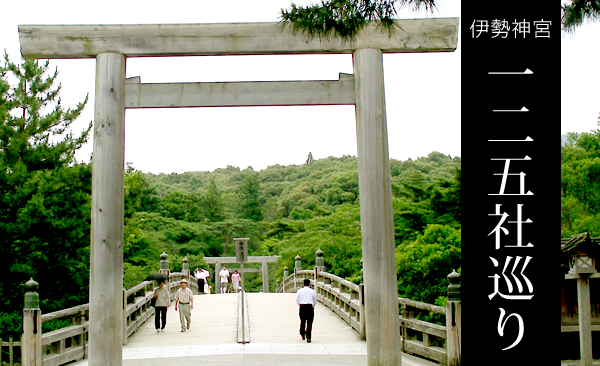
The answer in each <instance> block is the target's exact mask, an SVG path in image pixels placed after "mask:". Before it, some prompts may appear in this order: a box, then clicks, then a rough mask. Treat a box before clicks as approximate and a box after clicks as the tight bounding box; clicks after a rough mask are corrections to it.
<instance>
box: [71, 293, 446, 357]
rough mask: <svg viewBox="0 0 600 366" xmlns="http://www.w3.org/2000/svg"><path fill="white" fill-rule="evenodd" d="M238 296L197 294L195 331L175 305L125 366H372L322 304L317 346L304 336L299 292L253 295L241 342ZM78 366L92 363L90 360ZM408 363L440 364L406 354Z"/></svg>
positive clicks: (142, 337) (135, 346)
mask: <svg viewBox="0 0 600 366" xmlns="http://www.w3.org/2000/svg"><path fill="white" fill-rule="evenodd" d="M238 296H239V295H238V294H218V295H197V296H195V297H194V309H193V310H192V323H191V328H190V330H188V331H186V332H184V333H182V332H181V331H180V330H181V327H180V325H179V313H178V312H175V309H174V308H175V307H174V306H173V305H171V307H170V308H169V310H168V311H167V326H166V328H165V331H164V332H161V333H157V332H156V330H155V329H154V317H152V318H151V319H149V320H148V322H147V323H146V324H145V325H144V326H142V327H141V328H140V329H139V330H138V331H137V332H136V333H134V334H133V335H132V336H131V337H130V338H129V339H128V343H127V345H125V346H123V365H124V366H131V365H136V366H137V365H140V366H142V365H143V366H153V365H157V366H158V365H160V366H164V365H165V364H168V365H170V366H171V365H173V366H177V365H182V366H183V365H186V366H189V365H203V366H207V365H215V366H216V365H229V364H235V365H238V366H251V365H265V366H270V365H278V366H279V365H291V366H295V365H298V366H300V365H302V366H307V365H308V366H310V365H320V366H328V365H331V366H333V365H336V366H337V365H348V366H359V365H360V366H366V364H367V357H366V354H367V346H366V342H364V341H361V340H360V338H359V336H358V334H357V333H356V332H355V331H354V330H352V328H350V327H349V326H348V325H347V324H346V323H345V322H344V321H343V320H341V319H340V318H339V317H338V316H337V315H336V314H335V313H333V312H332V311H330V310H329V309H328V308H326V307H325V306H323V305H322V304H320V303H319V304H318V305H317V306H316V307H315V320H314V325H313V335H312V341H313V342H312V343H307V342H306V341H303V340H302V339H301V338H300V335H299V317H298V306H297V305H296V302H295V294H264V293H261V294H253V293H251V294H248V311H249V313H250V314H249V316H250V317H249V322H250V343H249V344H238V343H237V306H238ZM165 358H168V361H167V360H165ZM74 365H77V366H86V365H88V363H87V360H84V361H81V362H79V363H76V364H74ZM403 365H406V366H431V365H437V364H435V363H432V362H428V361H425V360H422V359H420V358H417V357H413V356H410V355H403Z"/></svg>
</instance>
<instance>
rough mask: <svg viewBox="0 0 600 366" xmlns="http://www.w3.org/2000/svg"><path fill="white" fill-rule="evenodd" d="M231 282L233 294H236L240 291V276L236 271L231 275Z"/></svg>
mask: <svg viewBox="0 0 600 366" xmlns="http://www.w3.org/2000/svg"><path fill="white" fill-rule="evenodd" d="M231 282H232V283H233V292H238V291H239V289H240V274H239V273H238V271H237V269H236V270H235V271H233V274H232V275H231Z"/></svg>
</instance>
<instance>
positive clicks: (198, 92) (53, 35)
mask: <svg viewBox="0 0 600 366" xmlns="http://www.w3.org/2000/svg"><path fill="white" fill-rule="evenodd" d="M19 37H20V43H21V54H22V56H23V57H24V58H26V59H34V58H43V59H56V58H95V59H96V91H95V113H94V160H93V166H92V220H91V248H90V310H89V313H90V333H89V341H90V343H89V365H90V366H101V365H106V366H120V365H122V360H121V353H122V342H123V340H122V331H121V329H122V324H121V323H122V318H123V317H122V311H123V298H122V291H123V271H122V268H123V211H124V205H123V196H124V188H123V187H124V168H125V167H124V148H125V109H126V108H161V107H164V108H169V107H207V106H223V107H224V106H273V105H315V104H321V105H335V104H349V105H355V106H356V130H357V142H358V177H359V194H360V217H361V236H362V250H363V262H364V283H365V320H366V324H367V327H366V328H367V331H366V333H367V360H368V365H369V366H379V365H386V366H398V365H400V364H401V359H400V351H399V349H400V347H398V344H399V343H400V332H399V319H398V299H397V284H396V263H395V255H394V248H395V245H394V222H393V213H392V192H391V184H390V179H391V178H390V167H389V153H388V138H387V122H386V113H385V96H384V85H383V58H382V53H398V52H452V51H454V50H455V49H456V46H457V40H458V18H428V19H403V20H398V21H397V22H396V27H395V32H394V33H393V34H392V35H388V34H387V33H386V32H382V31H380V30H378V29H376V28H374V27H368V28H367V29H365V30H363V31H362V32H361V33H360V34H359V35H358V37H357V39H356V40H355V41H352V42H344V41H341V40H339V39H327V40H319V39H312V40H310V39H306V38H303V37H302V36H301V35H293V34H291V32H289V31H288V30H287V29H285V28H282V27H281V25H280V24H279V23H237V24H160V25H21V26H19ZM310 53H314V54H318V53H346V54H352V56H353V65H354V75H340V80H338V81H298V82H296V81H285V82H238V83H174V84H142V83H141V82H140V79H139V78H133V79H129V80H126V79H125V66H126V59H127V58H128V57H144V56H201V55H205V56H209V55H273V54H310ZM425 71H426V70H425ZM407 87H410V86H407ZM394 102H401V101H394ZM408 122H410V121H408Z"/></svg>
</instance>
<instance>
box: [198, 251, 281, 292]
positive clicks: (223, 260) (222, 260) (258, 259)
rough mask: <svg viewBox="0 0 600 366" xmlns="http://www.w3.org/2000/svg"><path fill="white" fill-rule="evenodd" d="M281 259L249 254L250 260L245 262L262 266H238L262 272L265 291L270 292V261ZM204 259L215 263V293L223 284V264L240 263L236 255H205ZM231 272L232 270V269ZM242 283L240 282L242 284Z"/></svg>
mask: <svg viewBox="0 0 600 366" xmlns="http://www.w3.org/2000/svg"><path fill="white" fill-rule="evenodd" d="M279 259H281V256H279V255H275V256H249V257H248V261H247V262H245V263H261V264H262V268H260V269H259V268H243V269H242V268H236V269H238V271H240V272H242V271H244V272H246V273H249V272H262V282H263V292H269V263H277V261H278V260H279ZM204 261H206V264H214V265H215V293H216V292H217V291H218V289H219V287H220V286H221V278H220V277H219V272H220V271H221V265H223V264H233V263H240V262H238V261H237V260H236V258H235V257H204ZM230 272H231V271H230ZM241 285H242V284H241V283H240V286H241Z"/></svg>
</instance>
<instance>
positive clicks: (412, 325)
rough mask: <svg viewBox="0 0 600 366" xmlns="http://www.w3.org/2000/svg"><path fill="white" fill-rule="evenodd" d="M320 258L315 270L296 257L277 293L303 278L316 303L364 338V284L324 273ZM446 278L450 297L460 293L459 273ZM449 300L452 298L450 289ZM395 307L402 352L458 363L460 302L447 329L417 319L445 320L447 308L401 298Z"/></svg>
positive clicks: (298, 284) (319, 254) (297, 284)
mask: <svg viewBox="0 0 600 366" xmlns="http://www.w3.org/2000/svg"><path fill="white" fill-rule="evenodd" d="M322 256H323V252H322V251H320V250H319V251H317V260H316V266H315V268H314V270H302V268H301V266H300V257H299V256H297V257H296V265H295V268H294V272H293V273H292V274H289V275H288V268H287V267H285V268H284V275H283V279H282V282H281V285H280V287H279V290H278V291H279V292H296V290H297V289H299V288H301V287H302V286H304V284H303V281H304V279H305V278H308V279H310V280H311V285H312V286H313V288H314V289H315V291H316V292H317V297H318V301H319V302H321V303H322V304H323V305H325V306H327V307H328V308H329V309H331V310H332V311H333V312H334V313H336V314H337V315H338V316H339V317H340V318H341V319H343V320H344V321H345V322H346V323H348V325H350V326H351V327H352V328H353V329H354V330H355V331H356V332H358V334H359V335H360V337H361V339H365V338H366V334H365V320H364V299H363V296H364V285H363V284H362V283H361V284H360V285H357V284H354V283H352V282H350V281H347V280H345V279H343V278H341V277H338V276H336V275H333V274H331V273H327V272H325V267H324V266H323V260H322ZM449 278H450V279H451V282H452V283H453V284H452V285H450V287H452V291H453V294H455V295H456V294H459V293H460V292H459V291H460V290H459V288H460V285H456V284H455V282H456V283H457V281H458V274H457V273H455V272H453V273H452V274H451V275H450V276H449ZM457 289H458V290H457ZM449 298H452V295H451V294H450V289H449ZM448 304H449V306H450V305H451V302H450V301H449V302H448ZM398 306H399V309H398V310H399V320H400V330H399V331H400V334H401V345H400V348H401V350H402V352H406V353H410V354H416V355H419V356H423V357H426V358H429V359H431V360H434V361H437V362H439V363H440V364H444V365H458V364H460V301H459V302H458V305H452V306H453V307H451V311H452V314H451V317H450V319H445V321H446V326H443V325H439V324H435V323H432V322H428V321H424V320H420V319H417V317H418V315H419V314H420V313H421V314H423V313H425V314H426V315H430V314H439V315H442V317H443V318H445V317H446V314H447V312H448V311H447V308H444V307H441V306H437V305H432V304H427V303H423V302H419V301H414V300H410V299H404V298H400V297H399V298H398ZM438 318H439V317H438ZM457 324H458V325H457ZM449 334H450V336H449ZM449 338H451V341H450V342H448V339H449ZM449 355H450V356H449Z"/></svg>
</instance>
